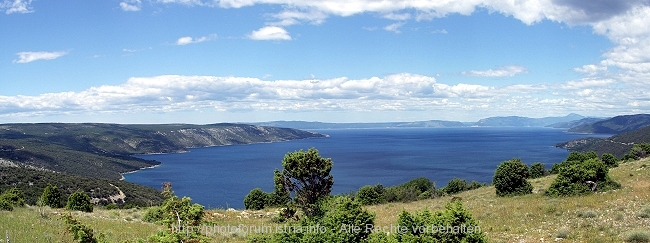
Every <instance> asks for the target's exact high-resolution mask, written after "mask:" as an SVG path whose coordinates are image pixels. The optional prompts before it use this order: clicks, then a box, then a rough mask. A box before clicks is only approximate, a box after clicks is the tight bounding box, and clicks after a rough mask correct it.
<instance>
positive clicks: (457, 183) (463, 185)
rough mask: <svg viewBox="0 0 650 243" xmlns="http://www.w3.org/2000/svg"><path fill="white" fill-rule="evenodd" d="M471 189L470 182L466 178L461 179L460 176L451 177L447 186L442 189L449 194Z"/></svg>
mask: <svg viewBox="0 0 650 243" xmlns="http://www.w3.org/2000/svg"><path fill="white" fill-rule="evenodd" d="M468 189H469V184H468V183H467V181H466V180H463V179H460V178H454V179H451V180H450V181H449V182H448V183H447V186H445V187H444V188H443V189H442V190H443V191H444V192H445V193H447V194H450V195H451V194H456V193H459V192H463V191H467V190H468Z"/></svg>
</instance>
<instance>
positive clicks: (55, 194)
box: [41, 183, 114, 208]
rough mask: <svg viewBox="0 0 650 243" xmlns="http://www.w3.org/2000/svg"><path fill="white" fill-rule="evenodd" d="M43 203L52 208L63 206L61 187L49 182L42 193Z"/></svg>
mask: <svg viewBox="0 0 650 243" xmlns="http://www.w3.org/2000/svg"><path fill="white" fill-rule="evenodd" d="M41 203H42V204H43V206H48V207H51V208H62V207H63V197H62V196H61V191H59V188H58V187H56V186H54V185H52V184H49V183H48V184H47V187H45V190H43V195H41ZM111 205H114V204H111Z"/></svg>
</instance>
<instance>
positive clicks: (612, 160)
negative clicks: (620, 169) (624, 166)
mask: <svg viewBox="0 0 650 243" xmlns="http://www.w3.org/2000/svg"><path fill="white" fill-rule="evenodd" d="M600 160H602V161H603V163H605V165H607V166H608V167H609V168H613V167H617V166H618V159H617V158H616V157H615V156H614V155H612V154H608V153H604V154H603V155H602V156H601V159H600Z"/></svg>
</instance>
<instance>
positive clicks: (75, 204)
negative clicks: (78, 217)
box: [65, 191, 93, 213]
mask: <svg viewBox="0 0 650 243" xmlns="http://www.w3.org/2000/svg"><path fill="white" fill-rule="evenodd" d="M65 208H66V209H68V210H76V211H83V212H89V213H90V212H92V211H93V205H92V204H91V203H90V197H89V196H88V194H86V193H84V192H80V191H77V192H75V193H72V194H71V195H70V196H69V197H68V203H66V205H65Z"/></svg>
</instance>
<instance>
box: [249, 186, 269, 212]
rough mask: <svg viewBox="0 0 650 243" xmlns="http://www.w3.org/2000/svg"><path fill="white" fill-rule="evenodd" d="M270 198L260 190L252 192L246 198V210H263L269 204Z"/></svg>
mask: <svg viewBox="0 0 650 243" xmlns="http://www.w3.org/2000/svg"><path fill="white" fill-rule="evenodd" d="M268 199H269V196H268V195H267V194H266V192H264V191H262V189H260V188H255V189H253V190H251V191H250V192H249V193H248V195H246V197H244V208H246V209H252V210H260V209H263V208H264V207H265V206H266V204H267V203H268Z"/></svg>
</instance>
